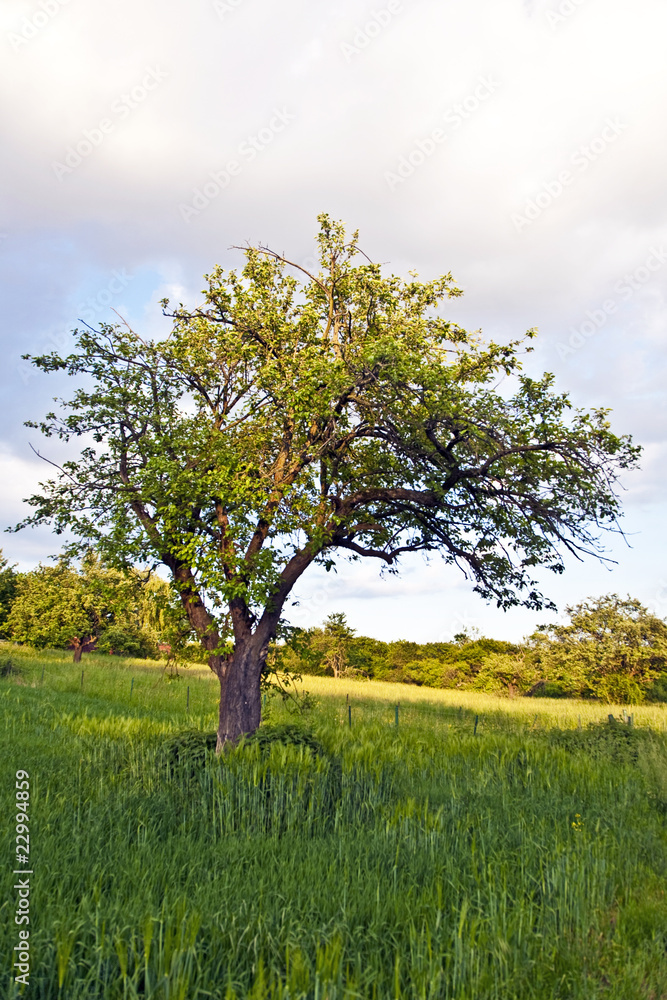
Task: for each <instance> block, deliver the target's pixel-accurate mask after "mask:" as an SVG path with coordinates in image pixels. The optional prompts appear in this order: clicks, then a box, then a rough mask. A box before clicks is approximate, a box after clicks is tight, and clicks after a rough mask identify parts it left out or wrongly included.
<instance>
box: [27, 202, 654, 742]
mask: <svg viewBox="0 0 667 1000" xmlns="http://www.w3.org/2000/svg"><path fill="white" fill-rule="evenodd" d="M320 224H321V228H320V233H319V236H318V243H319V251H320V270H319V271H318V272H309V271H307V270H306V269H305V268H304V267H302V266H300V265H296V264H292V263H290V262H289V261H288V260H287V259H286V258H285V257H284V256H282V255H281V254H278V253H275V252H273V251H271V250H270V249H268V248H266V247H261V246H260V247H256V248H249V249H248V250H246V258H247V262H246V265H245V267H244V269H243V272H242V274H240V275H239V274H237V273H236V272H234V271H232V272H230V273H228V274H225V273H224V272H223V271H222V270H221V269H220V268H216V269H215V270H214V271H213V273H212V274H211V275H210V276H208V277H207V288H206V290H205V292H204V298H205V301H204V304H203V305H202V306H201V307H200V308H197V309H194V310H188V309H186V308H184V307H183V306H181V307H179V308H178V309H176V310H175V311H174V312H172V313H170V315H171V316H172V318H173V320H174V326H173V330H172V333H171V336H170V337H167V338H163V339H159V340H153V341H147V340H143V339H142V338H141V337H139V336H138V335H137V334H136V333H134V332H133V331H131V330H130V329H128V328H127V327H118V326H109V325H106V324H102V325H101V327H100V329H99V330H98V331H94V330H90V329H86V330H83V331H76V336H77V340H76V344H77V347H76V350H75V352H74V353H73V354H71V355H69V356H68V357H60V356H59V355H58V354H56V353H52V354H50V355H45V356H42V357H38V358H33V359H32V360H33V362H34V363H35V364H36V365H37V366H38V367H39V368H41V369H42V370H43V371H45V372H52V371H65V372H67V373H68V374H69V375H71V376H72V377H74V378H76V379H77V380H79V388H78V389H77V390H76V391H75V393H74V395H73V397H72V399H71V400H70V401H69V402H66V403H64V404H63V409H64V413H63V414H62V415H56V414H55V413H51V414H49V415H48V416H47V417H46V419H45V420H44V421H43V422H41V423H39V424H32V426H38V427H39V428H40V429H41V430H42V431H43V433H44V434H45V435H46V436H47V437H49V436H54V435H55V436H58V437H60V438H62V439H63V440H65V441H71V440H73V439H76V438H82V439H84V440H85V441H86V445H85V447H84V448H83V450H82V451H81V453H80V454H79V455H76V457H73V458H72V459H71V460H68V461H67V462H65V464H64V465H63V467H62V470H61V472H60V474H59V475H58V477H57V478H55V479H52V480H50V481H48V482H46V483H44V484H42V488H41V490H40V492H38V493H37V494H36V495H35V496H33V497H31V498H30V500H29V501H28V503H30V504H31V505H32V506H33V507H34V513H33V514H32V515H31V516H30V517H29V518H27V519H26V520H25V521H24V522H23V525H26V524H32V525H37V524H51V525H53V527H54V529H55V530H56V531H58V532H62V531H65V530H69V531H71V532H73V533H74V535H75V536H78V537H79V538H81V539H82V541H81V545H82V546H86V545H90V544H93V545H94V546H95V548H97V549H99V551H100V552H102V554H103V555H104V557H105V559H107V560H109V561H110V562H113V564H114V565H118V566H121V565H130V564H133V563H136V562H146V561H149V560H153V559H156V560H159V561H161V562H162V563H163V564H164V565H165V566H166V567H168V569H169V571H170V573H171V575H172V579H173V581H174V585H175V587H176V589H177V591H178V593H179V595H180V598H181V601H182V602H183V607H184V609H185V611H186V613H187V616H188V619H189V622H190V625H191V627H192V628H193V630H194V631H195V632H196V633H197V635H198V636H199V638H200V641H201V643H202V645H203V647H204V649H206V650H207V652H208V654H209V664H210V666H211V669H212V670H213V671H214V672H215V673H216V675H217V676H218V678H219V681H220V716H219V727H218V746H219V748H220V747H222V746H223V745H224V743H225V742H226V741H228V740H235V739H237V738H238V737H239V736H240V735H241V734H242V733H245V732H249V731H251V730H253V729H255V728H256V727H257V726H258V725H259V722H260V715H261V698H260V678H261V675H262V672H263V670H264V668H265V664H266V657H267V654H268V650H269V644H270V642H271V640H272V639H273V638H274V637H275V636H276V632H277V630H278V629H279V627H280V621H281V616H282V614H283V608H284V607H285V603H286V601H287V599H288V597H289V594H290V592H291V591H292V588H293V587H294V585H295V583H296V582H297V581H298V580H299V578H300V577H301V575H302V574H303V573H304V572H305V571H306V570H307V569H308V567H309V566H311V565H313V564H314V563H319V564H321V565H324V566H325V567H326V568H327V569H330V568H331V567H332V566H333V565H334V563H335V558H336V556H337V554H339V553H342V554H345V555H347V556H350V557H352V558H360V557H363V558H366V557H368V558H373V559H377V560H379V561H381V562H382V563H383V564H384V565H386V566H387V567H388V568H389V569H390V570H392V571H393V570H395V569H396V566H397V561H398V560H399V559H400V557H401V556H402V555H403V554H405V553H408V552H419V551H421V552H436V551H437V552H440V553H441V554H442V555H443V556H444V558H445V560H446V561H447V562H449V563H452V564H455V565H457V566H459V567H460V568H462V569H463V570H464V571H465V572H466V573H467V574H468V575H469V576H471V577H472V579H473V581H474V585H475V590H476V591H477V592H478V593H479V594H480V595H481V596H482V597H484V598H487V599H494V600H496V602H497V603H498V604H499V605H500V606H502V607H510V606H512V605H515V604H519V603H520V604H524V605H526V606H527V607H530V608H540V607H542V606H544V605H545V604H546V605H547V606H551V605H550V602H549V601H547V600H546V599H545V598H544V597H543V596H542V595H541V593H540V592H539V590H538V588H537V586H536V584H535V582H534V580H533V579H532V577H531V572H532V569H533V567H535V566H538V565H539V566H542V567H546V568H547V569H551V570H553V571H554V572H561V571H562V569H563V553H564V552H565V551H567V552H570V553H574V554H575V555H581V554H583V553H591V552H593V553H595V552H597V553H599V552H600V551H601V548H600V544H599V538H598V534H597V532H598V529H600V528H612V529H613V528H614V527H615V525H616V518H617V516H618V514H619V502H618V498H617V496H616V494H615V490H614V486H615V483H616V478H617V475H618V472H619V470H621V469H625V468H628V467H631V466H633V465H634V464H635V463H636V460H637V456H638V449H637V448H636V447H634V446H633V445H632V444H631V442H630V440H629V438H619V437H617V436H615V435H614V434H613V433H612V432H611V430H610V428H609V424H608V421H607V411H604V410H595V411H594V412H592V413H586V412H583V411H580V410H573V409H572V408H571V405H570V403H569V401H568V400H567V397H566V396H564V395H561V394H559V393H556V392H554V389H553V378H552V376H550V375H545V376H544V377H543V378H541V379H538V380H534V379H531V378H528V377H527V376H525V375H523V374H521V372H520V342H519V341H515V342H513V343H510V344H505V345H500V344H493V343H490V344H484V343H482V341H481V340H480V339H479V337H478V336H476V335H473V334H469V333H467V332H466V331H465V330H463V329H461V327H459V326H457V324H456V323H452V322H449V321H448V320H447V319H445V318H444V317H443V316H442V315H441V313H440V311H439V309H440V306H441V303H442V302H443V300H444V299H446V298H448V297H452V296H457V295H459V294H460V291H459V289H457V288H456V287H455V285H454V284H453V282H452V278H451V275H449V274H447V275H444V276H442V277H439V278H436V279H434V280H433V281H428V282H420V281H418V280H417V278H416V276H414V275H413V276H411V277H410V278H409V280H407V281H404V280H402V279H400V278H398V277H394V276H390V277H384V276H383V275H382V273H381V268H380V266H379V265H377V264H374V263H371V262H370V261H369V260H368V258H366V257H365V255H364V259H363V260H362V263H361V264H359V265H358V266H355V261H356V260H359V259H360V254H361V251H360V250H359V248H358V246H357V234H356V233H355V234H354V235H353V236H352V239H351V240H349V239H348V238H347V237H346V235H345V232H344V229H343V227H342V226H341V225H340V224H336V223H333V222H332V221H331V220H330V219H329V218H328V217H327V216H321V217H320ZM290 271H295V272H296V273H297V274H298V275H299V279H300V280H297V279H296V278H294V277H292V276H291V274H290V273H289V272H290ZM167 305H168V304H167V303H166V302H165V309H166V308H167ZM533 334H534V332H533V331H529V334H528V336H529V337H532V336H533ZM504 377H507V378H508V382H507V384H506V386H505V387H504V388H503V391H502V392H499V391H497V388H496V387H497V384H498V382H499V381H500V380H502V379H503V378H504ZM23 525H19V527H22V526H23ZM74 549H75V550H76V545H75V546H74Z"/></svg>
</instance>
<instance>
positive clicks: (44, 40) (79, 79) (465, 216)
mask: <svg viewBox="0 0 667 1000" xmlns="http://www.w3.org/2000/svg"><path fill="white" fill-rule="evenodd" d="M666 36H667V5H666V4H665V3H664V0H635V2H634V3H633V4H629V3H627V2H625V0H624V2H621V0H524V2H520V0H514V2H510V0H470V2H462V0H445V2H443V0H437V2H436V0H390V2H385V0H377V2H375V3H372V2H371V3H366V2H357V0H344V2H333V3H327V4H318V3H313V2H311V3H305V2H296V0H285V2H283V3H281V4H275V3H270V2H268V0H192V2H191V3H189V4H187V5H186V4H183V3H180V2H178V3H177V2H175V0H160V2H159V3H158V2H157V0H143V2H142V3H141V4H136V3H134V2H132V3H131V2H129V0H113V2H111V0H97V2H96V3H94V4H91V3H86V2H85V0H66V2H63V0H37V2H33V0H30V2H24V0H3V3H2V6H1V7H0V46H2V49H3V51H2V58H1V59H0V80H1V82H2V86H1V87H0V114H1V116H2V142H3V146H4V149H3V154H4V155H3V157H2V164H1V166H0V170H1V171H2V184H1V187H0V198H1V203H0V258H1V262H2V267H1V271H0V284H1V289H2V310H1V311H0V330H1V337H2V344H1V348H2V353H3V357H4V365H3V367H2V375H1V379H2V393H3V399H2V423H1V432H0V508H1V509H0V523H1V524H2V526H3V527H5V526H9V525H12V524H15V523H16V522H17V521H18V520H20V518H21V517H22V516H24V515H25V513H26V512H27V507H26V506H25V504H23V503H22V500H23V498H25V497H26V496H28V495H30V494H31V493H33V492H34V491H35V490H36V488H37V484H38V483H39V481H40V479H44V478H45V468H46V467H45V465H44V463H43V462H42V461H41V460H40V459H39V458H37V457H36V455H35V454H34V452H33V451H32V450H31V446H32V447H34V448H35V449H39V450H41V451H42V452H43V453H44V454H45V455H55V454H56V452H54V451H49V447H53V448H55V445H53V446H51V445H50V443H49V442H45V441H44V440H43V439H42V438H41V437H40V435H39V432H38V431H35V430H33V429H30V428H26V427H25V426H24V421H26V420H38V419H39V418H40V417H41V416H43V415H44V414H45V412H46V411H47V410H48V409H50V408H51V406H52V402H51V400H52V398H53V397H54V396H56V395H58V394H63V395H64V394H66V393H67V392H68V391H70V387H68V386H67V385H66V384H65V383H64V382H63V381H62V380H59V377H58V376H53V375H44V374H42V373H39V372H37V371H35V370H34V369H33V368H32V367H31V366H30V365H29V364H28V363H27V362H25V361H23V360H22V358H21V355H23V354H26V353H42V352H44V351H47V350H51V349H54V348H55V349H57V350H67V349H68V348H69V346H70V345H71V344H72V336H71V331H72V329H73V328H74V327H75V326H76V325H77V322H78V321H80V320H84V321H86V322H89V323H91V324H95V323H98V322H100V321H110V322H112V321H116V320H117V319H118V315H120V316H122V317H123V319H125V320H127V321H128V322H129V323H130V324H131V325H132V327H133V328H134V329H135V330H137V331H138V332H140V333H141V334H142V335H144V336H164V335H165V334H166V332H167V330H168V325H167V324H168V320H166V319H165V318H164V317H163V316H162V312H161V309H160V306H159V301H160V299H161V298H163V297H165V296H167V297H169V298H171V299H172V300H173V301H182V302H184V303H186V304H190V305H195V304H197V302H198V301H199V300H200V290H201V289H202V287H203V279H202V275H204V274H205V273H208V272H209V271H210V270H211V269H212V268H213V266H214V265H215V264H220V265H222V266H223V267H234V266H238V265H239V263H241V261H242V255H241V254H240V253H239V252H238V251H237V250H234V249H232V248H233V247H234V246H239V245H245V244H246V243H248V242H250V243H257V242H262V243H264V244H267V245H269V246H271V247H272V248H274V249H276V250H280V251H284V252H286V253H287V254H288V256H290V257H291V258H292V259H295V260H299V261H303V260H306V259H308V258H309V257H310V256H312V254H313V252H314V237H315V233H316V230H317V223H316V217H317V215H318V214H319V213H320V212H327V213H329V214H330V215H331V216H332V217H334V218H337V219H342V220H343V221H344V222H345V223H346V225H347V226H348V227H349V229H351V230H352V229H359V230H360V245H361V246H362V247H363V249H364V251H365V252H366V253H367V254H368V255H369V256H370V257H371V258H372V259H374V260H376V261H379V262H382V263H384V264H385V271H386V272H387V273H391V272H393V273H396V274H401V275H406V274H407V272H408V271H409V270H416V271H418V272H419V274H420V276H421V277H422V278H423V279H424V280H427V279H430V278H432V277H435V276H437V275H439V274H443V273H446V272H449V271H451V272H452V274H453V276H454V278H455V280H456V282H457V283H458V285H459V286H460V287H461V288H463V290H464V293H465V294H464V296H463V297H462V298H461V299H457V300H454V301H452V302H451V303H449V304H448V307H447V315H448V316H449V317H450V318H451V319H452V320H455V321H456V322H458V323H460V324H461V325H463V326H466V327H467V328H468V329H472V330H477V329H481V331H482V333H483V335H484V336H485V337H487V338H489V339H508V338H510V337H512V338H515V337H517V336H521V335H522V334H523V333H524V332H525V331H526V330H528V329H529V328H532V327H537V328H538V329H539V337H538V338H537V341H536V342H535V343H536V346H535V350H534V352H533V353H532V354H531V355H530V356H529V357H528V358H527V359H526V370H527V371H528V373H529V374H531V375H538V374H540V373H541V372H543V371H550V372H553V373H554V375H555V377H556V385H557V387H558V389H559V390H560V391H566V392H568V393H569V394H570V396H571V398H572V401H573V402H574V404H575V405H577V406H581V407H584V408H587V409H589V408H592V407H598V406H605V407H610V408H611V409H612V415H611V421H612V427H613V429H614V430H615V431H616V432H617V433H619V434H626V433H629V434H632V435H633V437H634V439H635V440H636V442H637V443H639V444H641V445H642V446H643V448H644V454H643V459H642V463H641V465H642V467H641V469H640V470H639V471H636V472H632V473H628V474H627V475H626V476H625V477H624V479H623V483H622V496H623V503H624V511H625V516H624V519H623V522H622V525H623V529H624V532H625V535H626V537H625V539H623V538H621V537H618V536H616V537H610V538H609V539H608V540H607V543H606V544H607V548H608V555H609V557H610V558H611V559H613V560H615V562H610V563H606V564H603V563H600V562H599V561H597V560H595V559H587V560H586V561H585V562H584V563H578V562H576V561H574V560H572V559H570V560H568V562H567V568H566V572H565V573H564V574H563V575H562V576H560V577H555V576H553V575H552V574H547V573H542V574H540V577H539V579H540V582H541V584H542V587H543V589H544V592H545V593H546V594H547V595H548V596H549V597H551V598H552V599H553V600H554V601H555V603H556V604H557V605H558V608H559V612H560V614H562V613H563V611H564V608H565V607H566V606H567V605H573V604H576V603H577V602H579V601H581V600H584V599H585V598H587V597H589V596H599V595H601V594H604V593H610V592H616V593H620V594H622V595H626V594H631V595H632V596H633V597H637V598H639V599H640V600H641V601H642V602H643V603H644V604H646V605H647V606H649V608H650V609H651V610H652V611H654V613H656V614H659V615H660V616H661V617H664V616H666V615H667V566H665V535H664V528H663V525H664V524H665V515H666V514H667V499H666V497H665V486H666V485H667V473H666V471H665V468H666V462H665V459H666V457H667V413H666V406H665V401H666V394H665V389H666V385H667V379H666V364H665V361H666V352H667V336H666V334H667V322H666V321H667V311H666V304H665V298H666V289H667V185H666V184H665V182H664V177H665V169H666V166H667V163H666V160H667V155H666V154H667V130H666V129H665V124H664V120H665V116H664V107H665V93H666V87H667V61H666V60H665V58H664V39H665V37H666ZM114 310H115V312H114ZM57 454H58V457H62V455H61V453H60V452H58V453H57ZM58 542H59V540H58V539H57V538H55V537H52V536H51V535H50V533H49V531H48V529H46V528H42V529H38V530H32V529H28V530H25V531H22V532H19V533H8V534H4V535H3V536H2V539H0V544H1V545H2V548H3V550H4V554H5V556H6V557H7V558H8V559H9V561H10V562H11V563H16V564H17V565H18V566H19V567H20V568H21V569H24V570H25V569H30V568H32V567H33V566H35V565H37V563H38V562H39V561H44V562H46V561H48V559H49V556H51V555H53V554H54V553H56V552H57V551H58V547H59V545H58ZM294 599H295V601H297V600H298V602H299V603H298V604H295V605H294V606H291V607H290V608H288V617H289V618H290V620H291V621H292V622H293V623H294V624H299V625H304V626H306V625H313V624H316V623H318V622H320V621H322V620H323V618H324V617H325V616H326V615H328V614H330V613H332V612H335V611H343V612H345V614H346V615H347V618H348V621H349V623H350V625H351V626H352V627H353V628H354V629H356V630H357V632H358V633H360V634H365V635H372V636H376V637H377V638H384V639H412V640H417V641H437V640H440V641H444V640H447V639H449V638H451V637H452V636H453V635H454V634H456V633H457V632H461V631H469V632H470V631H471V630H474V629H477V630H479V632H481V633H483V634H486V635H492V636H495V637H498V638H507V639H513V640H518V639H520V638H521V637H522V636H524V635H527V634H529V633H530V632H531V631H532V630H533V629H534V628H535V627H536V626H537V625H539V624H541V623H543V622H546V621H554V620H557V619H558V615H557V614H554V613H548V612H545V611H543V612H534V611H527V610H525V609H522V608H514V609H511V610H510V611H507V612H503V611H501V610H498V609H497V608H495V606H493V605H487V604H486V603H485V602H484V601H482V600H481V599H480V598H479V597H478V596H477V595H475V594H474V593H473V592H472V584H471V583H470V581H466V580H465V578H464V577H463V576H462V574H461V573H460V571H459V570H457V569H456V568H454V567H447V566H445V565H444V563H443V562H442V561H441V560H439V559H438V558H437V557H432V558H431V561H430V562H428V563H426V562H425V561H424V558H423V557H422V556H421V555H413V556H411V557H409V558H406V559H405V560H404V562H403V563H402V564H401V573H400V574H399V575H397V576H387V575H386V574H385V575H384V576H381V575H380V572H379V567H378V565H377V564H376V563H375V562H374V561H370V560H365V561H364V562H362V563H357V564H349V563H347V562H345V561H344V560H343V561H341V562H340V565H339V568H338V572H337V573H335V574H334V573H330V574H326V573H325V572H324V571H323V570H319V569H317V568H316V569H311V570H310V571H308V574H307V575H305V576H304V577H303V578H302V580H301V581H300V583H299V585H298V587H297V590H296V591H295V595H294Z"/></svg>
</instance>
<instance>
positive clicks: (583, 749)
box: [548, 717, 667, 766]
mask: <svg viewBox="0 0 667 1000" xmlns="http://www.w3.org/2000/svg"><path fill="white" fill-rule="evenodd" d="M548 735H549V740H550V741H551V742H552V743H553V744H554V745H555V746H559V747H563V748H564V749H566V750H568V751H569V752H570V753H585V754H588V755H589V756H591V757H595V758H598V759H602V760H606V761H609V762H610V763H612V764H620V763H630V764H637V763H638V762H639V761H640V760H641V759H643V758H646V757H647V756H650V755H651V753H652V752H653V751H654V750H657V752H658V753H659V754H662V756H663V763H664V764H665V766H667V753H665V750H666V748H665V741H664V740H661V739H660V737H659V736H658V734H657V733H654V732H653V731H652V730H650V729H639V728H635V727H634V726H631V725H629V724H628V723H627V722H623V721H620V720H618V719H614V718H613V717H612V719H610V720H608V721H607V722H591V723H589V725H588V726H587V727H586V728H585V729H551V730H549V734H548Z"/></svg>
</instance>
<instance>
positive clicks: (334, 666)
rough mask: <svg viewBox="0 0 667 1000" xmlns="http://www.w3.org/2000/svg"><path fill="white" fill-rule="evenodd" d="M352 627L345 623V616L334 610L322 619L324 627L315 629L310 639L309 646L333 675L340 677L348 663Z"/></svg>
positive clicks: (352, 634)
mask: <svg viewBox="0 0 667 1000" xmlns="http://www.w3.org/2000/svg"><path fill="white" fill-rule="evenodd" d="M353 636H354V629H351V628H350V627H349V625H348V624H347V618H346V617H345V615H344V614H343V613H342V612H340V611H337V612H334V613H333V614H331V615H329V617H328V618H326V619H325V621H324V628H323V629H317V630H316V632H315V634H314V635H313V636H312V638H311V641H310V647H311V649H312V650H313V652H315V653H319V655H320V657H321V664H322V666H323V667H324V668H325V670H327V671H329V670H330V671H331V673H332V674H333V675H334V677H340V676H341V674H343V673H345V671H346V670H347V669H348V667H349V665H350V640H351V639H352V638H353Z"/></svg>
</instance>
